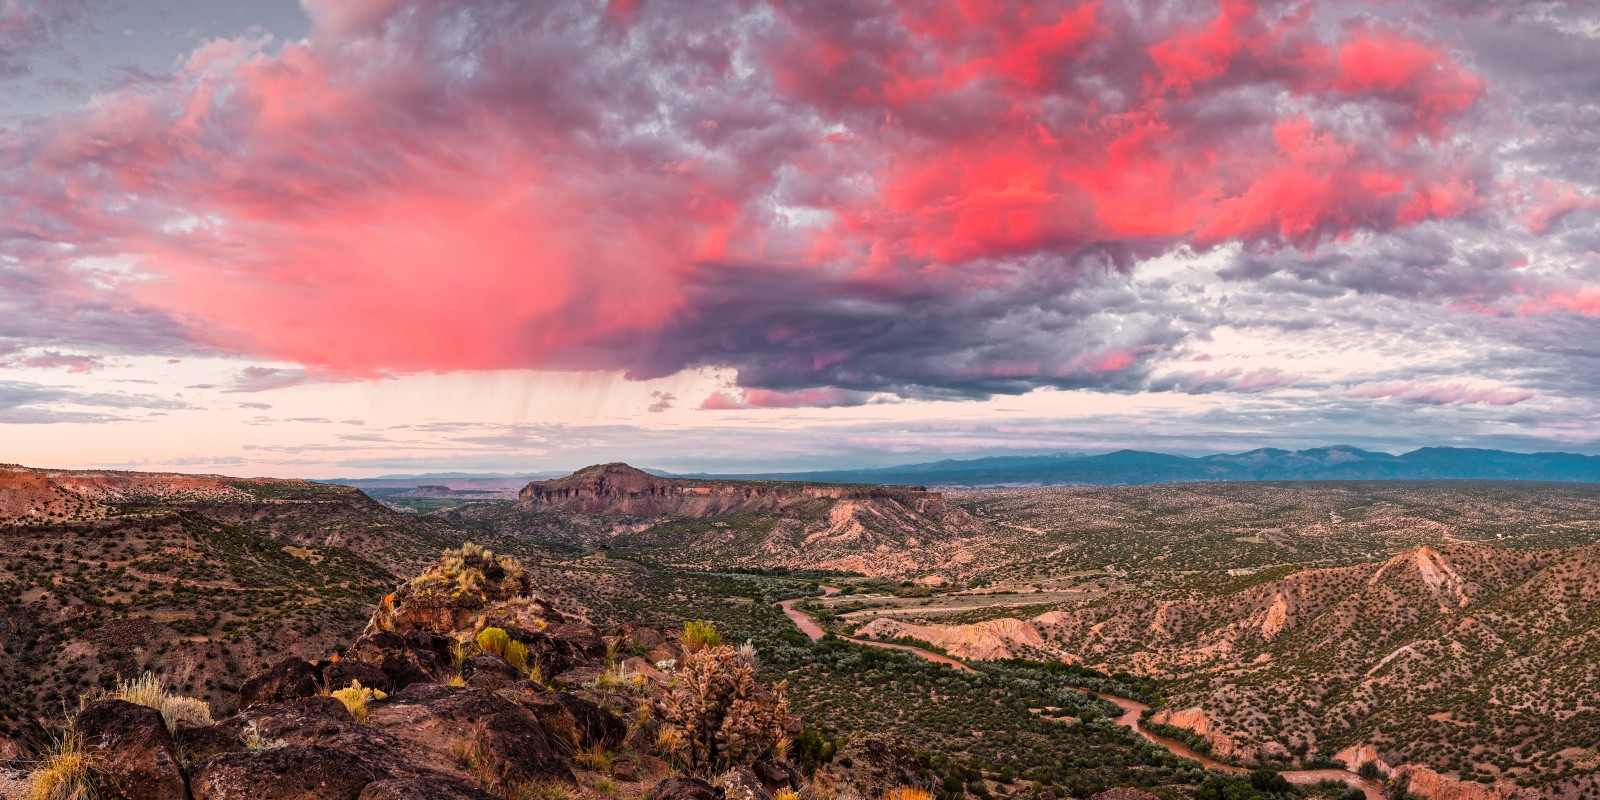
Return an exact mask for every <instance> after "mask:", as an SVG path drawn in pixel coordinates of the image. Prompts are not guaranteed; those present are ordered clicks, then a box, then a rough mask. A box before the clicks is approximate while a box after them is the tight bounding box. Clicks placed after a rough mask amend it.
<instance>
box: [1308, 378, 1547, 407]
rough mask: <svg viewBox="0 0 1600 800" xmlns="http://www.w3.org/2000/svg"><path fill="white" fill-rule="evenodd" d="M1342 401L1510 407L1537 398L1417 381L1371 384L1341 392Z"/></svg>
mask: <svg viewBox="0 0 1600 800" xmlns="http://www.w3.org/2000/svg"><path fill="white" fill-rule="evenodd" d="M1335 394H1337V395H1339V396H1341V397H1355V398H1363V399H1395V400H1405V401H1409V402H1413V403H1427V404H1430V405H1456V404H1469V405H1489V406H1510V405H1516V404H1517V403H1520V402H1522V401H1524V400H1528V399H1531V398H1533V397H1534V396H1535V393H1534V392H1531V391H1528V390H1526V389H1508V388H1495V387H1483V386H1469V385H1466V384H1462V383H1442V384H1440V383H1435V384H1425V383H1418V382H1416V381H1368V382H1366V383H1358V384H1356V385H1354V386H1351V387H1349V388H1346V389H1342V390H1337V391H1336V392H1335Z"/></svg>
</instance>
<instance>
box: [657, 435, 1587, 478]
mask: <svg viewBox="0 0 1600 800" xmlns="http://www.w3.org/2000/svg"><path fill="white" fill-rule="evenodd" d="M657 474H661V475H668V474H669V473H657ZM675 477H695V478H743V479H762V480H785V481H814V482H821V483H879V484H898V485H917V486H970V487H982V486H1114V485H1124V484H1145V483H1182V482H1193V481H1345V480H1508V481H1556V482H1566V483H1573V482H1577V483H1600V456H1585V455H1577V454H1574V453H1511V452H1507V451H1504V450H1479V449H1473V448H1463V447H1424V448H1421V449H1419V450H1413V451H1411V452H1409V453H1405V454H1403V455H1391V454H1389V453H1374V452H1371V451H1368V450H1362V449H1360V448H1357V447H1350V446H1348V445H1338V446H1334V447H1317V448H1312V449H1310V450H1295V451H1290V450H1278V449H1274V448H1259V449H1256V450H1251V451H1249V452H1245V453H1223V454H1217V455H1209V456H1200V457H1197V458H1196V457H1190V456H1177V455H1169V454H1166V453H1150V452H1145V451H1141V450H1118V451H1116V452H1114V453H1106V454H1103V455H1084V454H1082V453H1058V454H1055V455H1045V456H1001V457H996V458H979V459H971V460H964V461H956V460H945V461H934V462H929V463H924V464H905V465H902V466H895V467H879V468H874V469H850V470H828V471H821V472H785V473H760V474H737V475H704V474H696V475H677V476H675Z"/></svg>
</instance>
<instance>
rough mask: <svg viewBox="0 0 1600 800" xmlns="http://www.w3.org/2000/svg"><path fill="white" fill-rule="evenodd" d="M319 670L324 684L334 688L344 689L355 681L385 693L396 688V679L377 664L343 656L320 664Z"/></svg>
mask: <svg viewBox="0 0 1600 800" xmlns="http://www.w3.org/2000/svg"><path fill="white" fill-rule="evenodd" d="M317 672H318V673H319V674H321V676H322V685H324V686H326V687H328V688H329V689H332V690H338V689H343V688H345V687H346V686H349V685H350V684H351V683H354V682H355V681H360V682H361V685H362V686H365V687H367V688H368V689H377V690H378V691H380V692H383V693H385V694H387V693H389V692H392V691H394V690H395V687H394V679H393V678H391V677H389V673H387V672H384V671H383V669H381V668H380V667H378V666H377V665H376V664H368V663H366V662H363V661H351V660H350V659H348V658H342V659H340V660H338V661H329V662H326V663H322V664H318V665H317Z"/></svg>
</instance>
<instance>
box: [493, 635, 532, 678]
mask: <svg viewBox="0 0 1600 800" xmlns="http://www.w3.org/2000/svg"><path fill="white" fill-rule="evenodd" d="M500 657H501V658H504V659H505V660H506V663H507V664H510V665H511V666H513V667H515V668H516V670H517V671H518V672H521V673H524V674H526V673H527V672H528V646H527V645H525V644H523V643H522V642H519V641H517V640H516V639H512V640H511V641H509V642H507V643H506V649H505V652H503V653H501V654H500Z"/></svg>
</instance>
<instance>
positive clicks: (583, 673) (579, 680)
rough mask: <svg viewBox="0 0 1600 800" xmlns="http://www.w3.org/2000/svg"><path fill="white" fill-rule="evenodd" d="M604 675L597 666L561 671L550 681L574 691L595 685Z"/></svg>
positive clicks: (603, 671) (601, 669) (602, 670)
mask: <svg viewBox="0 0 1600 800" xmlns="http://www.w3.org/2000/svg"><path fill="white" fill-rule="evenodd" d="M604 674H605V669H604V668H602V667H598V666H595V667H573V668H572V669H569V670H565V671H563V672H562V673H561V674H559V675H557V676H555V677H554V678H552V679H551V680H552V682H553V683H555V684H558V685H560V686H565V687H567V688H569V689H576V688H578V687H580V686H593V685H595V683H596V682H598V681H599V680H600V676H601V675H604Z"/></svg>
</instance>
